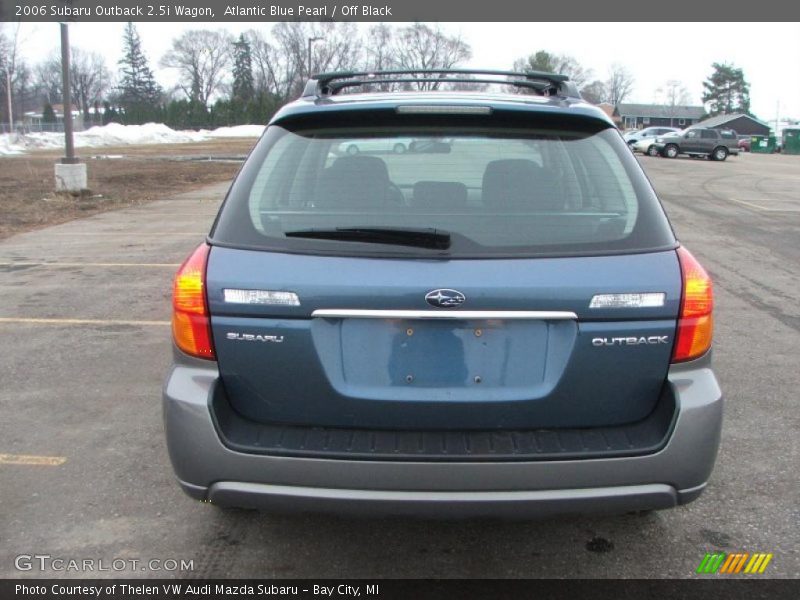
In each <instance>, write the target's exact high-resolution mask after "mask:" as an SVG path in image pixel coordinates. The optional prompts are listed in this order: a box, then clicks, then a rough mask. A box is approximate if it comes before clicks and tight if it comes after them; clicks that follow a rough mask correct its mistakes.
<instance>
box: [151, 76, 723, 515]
mask: <svg viewBox="0 0 800 600" xmlns="http://www.w3.org/2000/svg"><path fill="white" fill-rule="evenodd" d="M396 80H400V81H403V82H413V81H418V80H423V81H431V80H433V81H437V82H442V83H447V84H451V83H460V82H462V81H465V80H466V81H469V82H471V83H475V82H476V81H477V82H479V83H489V82H493V83H494V84H496V85H498V86H502V87H505V86H513V87H516V88H519V89H521V90H522V91H524V92H527V93H523V94H490V93H488V92H482V93H476V92H466V91H461V92H456V91H424V92H422V91H421V92H394V93H392V92H388V93H387V92H382V93H377V92H376V93H363V92H360V91H359V90H360V89H361V88H362V86H368V85H370V84H374V83H376V82H378V83H380V82H388V81H396ZM409 138H411V139H414V140H415V141H417V142H418V145H417V146H416V150H415V151H414V152H406V153H385V154H382V155H380V156H369V155H365V154H356V155H352V156H351V155H347V154H345V155H342V154H341V153H340V152H339V151H338V149H340V148H342V147H345V148H346V147H347V143H348V142H350V141H352V140H363V139H375V140H382V141H384V142H385V143H384V146H385V147H387V148H391V147H392V142H393V141H394V140H399V139H409ZM428 141H429V142H431V143H427V142H428ZM426 148H429V149H430V150H429V151H426V150H425V149H426ZM711 336H712V286H711V281H710V280H709V277H708V274H707V273H706V271H704V270H703V267H702V266H700V264H699V263H698V261H697V260H696V259H695V258H694V257H693V256H692V255H691V254H690V253H689V251H688V250H687V249H686V248H684V247H683V246H681V245H680V244H679V242H678V241H677V240H676V239H675V236H674V234H673V231H672V229H671V227H670V224H669V222H668V221H667V217H666V216H665V214H664V211H663V209H662V207H661V205H660V204H659V201H658V199H657V198H656V195H655V193H654V191H653V188H652V187H651V185H650V183H649V182H648V180H647V178H646V177H645V175H644V173H643V172H642V169H641V167H640V166H639V164H638V162H637V161H636V159H635V158H634V157H633V155H632V154H631V153H630V151H629V150H628V148H627V147H626V145H625V142H624V140H623V139H622V136H621V135H620V134H619V133H618V131H617V130H616V128H615V127H614V124H613V123H612V122H611V120H610V119H609V118H608V117H607V116H606V115H605V114H604V113H603V112H602V111H600V110H599V109H597V108H595V107H593V106H590V105H588V104H586V103H584V102H583V101H581V99H580V96H579V94H578V92H577V89H576V88H575V86H574V85H573V84H572V83H571V82H570V81H568V79H567V78H566V77H565V76H561V75H554V74H543V73H509V72H499V71H473V72H469V73H468V74H466V73H464V72H463V71H457V70H452V71H438V70H437V71H436V72H435V73H420V72H414V73H404V72H395V71H392V72H388V73H359V72H348V73H332V74H325V75H319V76H317V77H316V78H315V79H312V80H311V81H310V82H309V84H308V86H307V87H306V91H305V93H304V95H303V97H302V98H300V99H299V100H297V101H296V102H294V103H292V104H289V105H288V106H285V107H284V108H282V109H281V110H280V111H279V112H278V113H277V114H276V115H275V116H274V117H273V118H272V120H271V121H270V123H269V125H268V127H267V128H266V130H265V133H264V135H263V136H262V137H261V139H260V140H259V141H258V143H257V144H256V146H255V148H254V149H253V151H252V152H251V154H250V156H249V157H248V159H247V161H246V162H245V164H244V166H243V168H242V169H241V171H240V172H239V174H238V175H237V177H236V180H235V181H234V182H233V184H232V186H231V188H230V190H229V192H228V194H227V198H226V199H225V202H224V204H223V206H222V208H221V209H220V211H219V214H218V216H217V219H216V221H215V223H214V225H213V227H212V229H211V232H210V235H209V236H208V239H207V241H205V242H203V243H202V244H200V245H199V246H198V247H197V249H196V250H194V251H193V252H192V253H191V255H190V256H189V258H188V259H187V261H186V262H185V263H184V264H183V266H182V267H181V268H180V269H179V271H178V274H177V276H176V278H175V282H174V301H173V337H174V364H173V367H172V369H171V372H170V374H169V376H168V378H167V381H166V384H165V386H164V393H163V406H164V420H165V426H166V436H167V444H168V448H169V454H170V457H171V460H172V464H173V466H174V469H175V473H176V474H177V477H178V480H179V482H180V485H181V486H182V488H183V489H184V490H185V491H186V493H188V494H189V495H190V496H192V497H194V498H197V499H199V500H203V501H208V502H211V503H212V504H215V505H219V506H223V507H225V506H240V507H242V506H243V507H256V508H270V509H295V510H320V509H324V510H335V511H342V512H348V511H349V512H354V513H358V514H364V513H366V512H371V511H374V512H377V513H384V514H385V513H390V514H406V513H415V514H419V513H427V514H447V515H497V514H501V513H505V514H508V515H512V516H531V515H534V516H535V515H548V514H553V513H572V512H594V511H605V512H621V511H631V510H636V511H638V510H646V509H661V508H668V507H672V506H675V505H677V504H683V503H686V502H689V501H691V500H693V499H695V498H697V497H698V496H699V495H700V493H701V492H702V490H703V489H704V487H705V486H706V482H707V481H708V478H709V475H710V474H711V471H712V468H713V464H714V461H715V456H716V453H717V445H718V442H719V436H720V426H721V419H722V395H721V392H720V389H719V386H718V385H717V381H716V379H715V377H714V374H713V372H712V371H711V369H710V359H711V350H710V349H711Z"/></svg>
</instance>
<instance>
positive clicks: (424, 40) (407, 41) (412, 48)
mask: <svg viewBox="0 0 800 600" xmlns="http://www.w3.org/2000/svg"><path fill="white" fill-rule="evenodd" d="M391 47H392V52H393V54H394V56H395V59H396V61H397V66H398V67H400V68H402V69H408V70H420V71H422V70H434V71H435V70H437V69H452V68H454V67H456V66H458V65H459V64H460V63H463V62H464V61H467V60H469V59H470V58H471V57H472V49H471V48H470V46H469V44H467V43H466V42H465V41H463V40H462V39H461V38H460V37H459V36H449V35H447V34H446V33H444V32H443V31H442V30H441V28H440V27H439V26H438V25H436V26H435V27H431V26H429V25H426V24H424V23H414V24H413V25H409V26H407V27H402V28H400V29H399V30H397V32H396V35H395V36H394V40H393V43H392V46H391ZM439 86H440V83H439V82H437V81H431V82H420V83H418V84H417V87H418V88H419V89H431V90H435V89H438V88H439Z"/></svg>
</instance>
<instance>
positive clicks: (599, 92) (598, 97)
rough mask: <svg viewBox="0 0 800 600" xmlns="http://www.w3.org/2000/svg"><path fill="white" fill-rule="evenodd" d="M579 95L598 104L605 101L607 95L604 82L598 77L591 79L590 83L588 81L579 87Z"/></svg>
mask: <svg viewBox="0 0 800 600" xmlns="http://www.w3.org/2000/svg"><path fill="white" fill-rule="evenodd" d="M581 96H583V99H584V100H586V101H587V102H591V103H592V104H600V103H602V102H605V100H606V97H608V90H607V89H606V84H605V83H603V82H602V81H600V80H599V79H598V80H595V81H593V82H592V83H588V84H586V85H585V86H583V87H582V88H581Z"/></svg>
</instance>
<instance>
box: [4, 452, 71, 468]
mask: <svg viewBox="0 0 800 600" xmlns="http://www.w3.org/2000/svg"><path fill="white" fill-rule="evenodd" d="M65 462H67V457H66V456H34V455H31V454H0V465H36V466H46V467H58V466H60V465H63V464H64V463H65Z"/></svg>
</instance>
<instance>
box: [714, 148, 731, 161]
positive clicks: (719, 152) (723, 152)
mask: <svg viewBox="0 0 800 600" xmlns="http://www.w3.org/2000/svg"><path fill="white" fill-rule="evenodd" d="M726 158H728V149H727V148H726V147H725V146H717V147H716V148H714V151H713V152H712V153H711V160H725V159H726Z"/></svg>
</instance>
